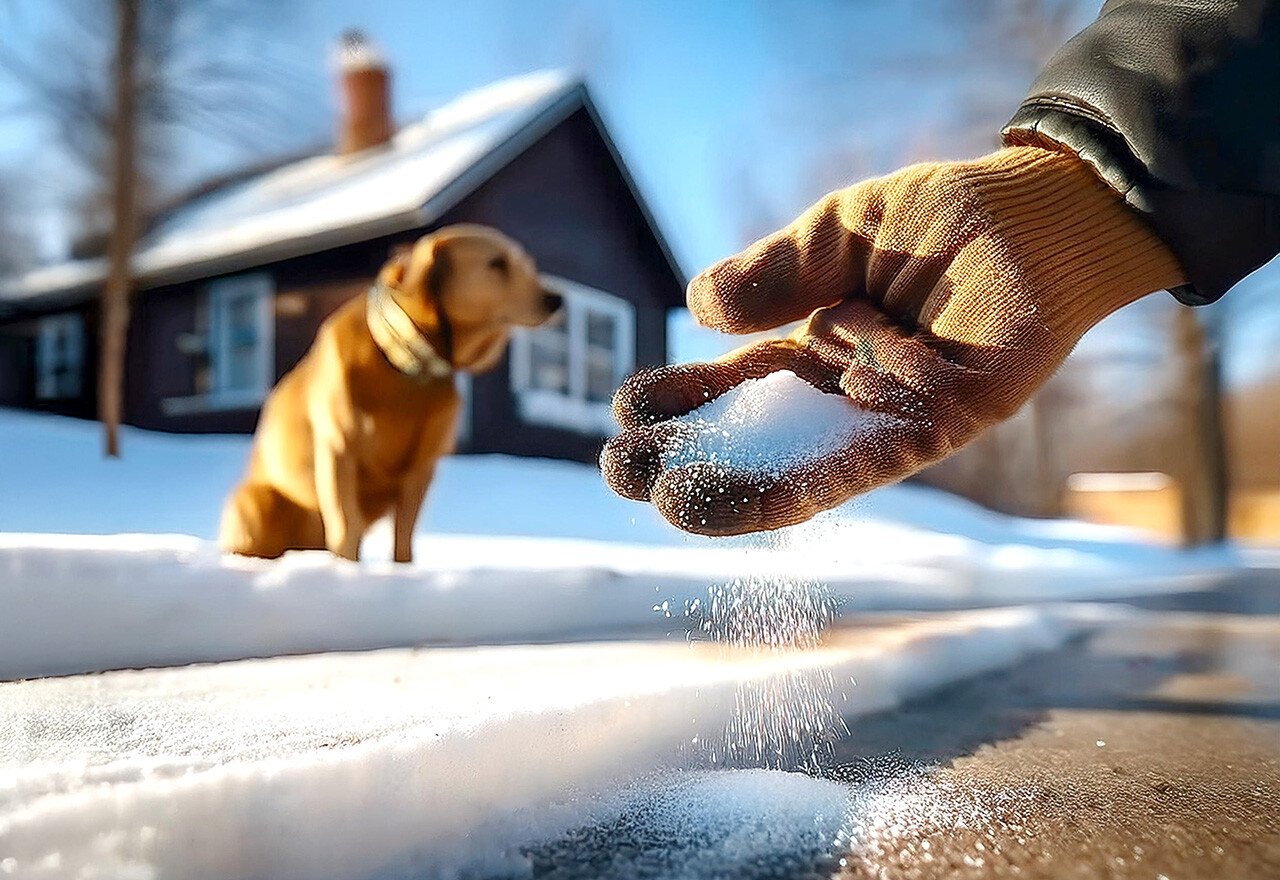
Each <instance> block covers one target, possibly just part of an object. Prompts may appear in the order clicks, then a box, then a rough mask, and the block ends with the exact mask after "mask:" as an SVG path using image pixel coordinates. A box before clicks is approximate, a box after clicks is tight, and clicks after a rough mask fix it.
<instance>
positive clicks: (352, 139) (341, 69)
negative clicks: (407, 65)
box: [337, 29, 394, 156]
mask: <svg viewBox="0 0 1280 880" xmlns="http://www.w3.org/2000/svg"><path fill="white" fill-rule="evenodd" d="M337 59H338V86H339V93H340V94H339V100H340V101H341V108H340V109H341V116H340V118H339V120H338V153H339V154H340V155H343V156H349V155H351V154H352V153H358V152H360V151H361V150H367V149H369V148H370V147H376V146H379V145H380V144H385V143H386V142H387V141H389V140H390V139H391V135H392V134H393V133H394V130H393V128H392V124H391V74H390V72H389V71H388V70H387V65H386V62H385V61H384V60H383V58H382V53H381V52H380V51H378V47H377V46H375V45H374V43H373V41H372V40H370V39H369V38H368V37H367V36H365V34H364V32H363V31H359V30H355V29H352V30H348V31H344V32H343V34H342V36H341V38H340V39H339V42H338V52H337Z"/></svg>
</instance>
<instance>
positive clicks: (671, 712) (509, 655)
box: [0, 606, 1099, 880]
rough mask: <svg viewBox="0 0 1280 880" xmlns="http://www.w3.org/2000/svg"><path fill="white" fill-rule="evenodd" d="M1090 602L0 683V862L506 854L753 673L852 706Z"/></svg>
mask: <svg viewBox="0 0 1280 880" xmlns="http://www.w3.org/2000/svg"><path fill="white" fill-rule="evenodd" d="M1097 619H1099V618H1097V617H1096V616H1093V615H1092V614H1091V613H1090V612H1087V611H1086V610H1084V609H1080V608H1075V609H1068V608H1063V607H1048V606H1045V607H1041V608H1037V609H1030V608H1027V609H1005V610H995V611H980V612H963V613H957V614H950V615H944V616H940V617H936V618H932V619H925V620H921V621H916V622H912V623H905V624H898V625H892V626H880V627H859V628H857V629H853V630H848V631H837V632H835V633H833V635H832V637H831V638H830V639H829V640H828V643H827V644H826V646H824V647H823V648H821V649H818V650H812V651H804V652H793V653H779V654H751V655H742V654H730V655H724V654H722V653H720V652H718V651H717V650H716V649H715V648H714V647H713V646H710V645H694V646H687V645H683V644H671V643H652V642H651V643H633V644H584V645H570V646H563V645H558V646H542V647H529V646H523V647H499V648H469V649H432V650H419V651H410V650H392V651H381V652H370V653H363V654H355V655H332V654H331V655H322V656H315V657H295V658H276V659H271V660H257V661H245V662H240V663H227V664H219V665H216V666H197V667H188V668H183V669H166V670H150V671H141V672H118V673H107V674H104V675H99V676H78V677H72V678H62V679H42V680H38V681H28V682H18V683H10V684H0V851H2V852H3V854H4V860H3V861H2V862H0V870H4V871H7V872H9V873H13V874H16V875H18V876H29V877H48V878H57V877H77V876H85V874H84V873H82V872H92V873H93V875H94V876H129V877H144V876H155V875H159V876H182V877H191V878H199V877H216V878H220V880H229V878H237V877H274V878H292V877H298V878H311V877H316V876H326V877H344V878H361V877H370V876H375V875H376V876H380V877H391V876H401V875H412V876H416V877H435V876H442V875H444V876H451V875H453V874H454V873H455V872H456V871H458V870H460V869H463V868H466V867H475V866H477V865H480V866H486V867H487V868H489V869H492V868H494V867H495V866H501V865H507V866H510V864H511V859H512V858H513V857H514V853H515V852H516V849H517V848H518V847H519V846H521V845H522V844H526V843H530V842H533V841H535V840H539V839H546V838H547V837H549V836H551V835H553V834H556V833H559V832H561V831H563V830H564V829H566V828H570V827H575V826H578V825H581V824H583V823H584V822H586V821H587V820H588V819H589V818H590V817H591V814H592V811H593V810H598V809H601V808H602V802H601V801H597V800H593V799H591V798H590V797H588V795H590V794H591V793H593V792H600V791H601V790H603V789H605V788H606V787H608V786H610V785H612V784H614V783H615V782H618V781H620V780H623V779H628V778H633V777H634V776H636V775H637V774H640V773H644V772H646V771H648V770H652V769H654V768H657V767H660V766H666V765H670V764H671V763H673V762H676V763H680V762H685V761H688V760H690V758H689V757H688V752H687V750H686V746H687V744H689V743H690V742H691V740H692V739H693V738H695V737H698V736H702V737H707V736H709V735H711V736H714V735H715V734H716V732H717V731H722V730H726V729H730V728H731V727H732V719H733V715H734V712H735V711H736V707H737V706H739V705H740V698H741V694H742V689H743V688H744V687H749V688H750V687H754V688H767V687H768V686H769V685H770V683H771V682H772V681H774V680H776V679H778V678H779V677H784V676H787V675H792V674H794V673H796V672H798V671H804V670H820V671H822V672H824V673H826V674H827V680H829V681H831V682H832V690H831V693H830V698H831V699H832V701H833V703H834V705H835V706H836V707H837V709H838V710H839V711H840V712H841V714H843V715H844V716H845V717H853V716H856V715H858V714H862V713H867V712H874V711H879V710H883V709H887V708H890V707H892V706H894V705H897V704H898V703H899V702H901V701H902V700H905V699H909V698H911V697H913V696H915V695H919V694H921V693H923V692H925V691H927V690H930V689H933V688H936V687H939V686H941V685H943V684H945V683H948V682H951V681H954V680H956V679H958V678H962V677H967V676H972V675H976V674H980V673H982V672H984V671H987V670H991V669H994V668H998V667H1001V666H1004V665H1007V664H1009V663H1012V662H1014V661H1016V660H1017V658H1019V657H1020V656H1022V655H1023V654H1025V653H1027V652H1030V651H1038V650H1044V649H1047V648H1051V647H1053V646H1054V645H1056V644H1059V643H1060V642H1061V641H1062V640H1063V639H1064V638H1066V637H1068V636H1069V635H1071V634H1072V633H1074V632H1078V631H1080V630H1081V629H1082V628H1085V627H1088V626H1090V625H1091V623H1092V622H1094V621H1096V620H1097ZM854 682H856V685H855V684H854ZM548 683H554V686H548Z"/></svg>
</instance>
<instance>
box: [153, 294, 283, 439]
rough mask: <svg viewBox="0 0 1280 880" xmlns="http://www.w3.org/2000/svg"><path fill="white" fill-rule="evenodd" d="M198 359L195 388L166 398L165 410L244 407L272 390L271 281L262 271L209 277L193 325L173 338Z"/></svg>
mask: <svg viewBox="0 0 1280 880" xmlns="http://www.w3.org/2000/svg"><path fill="white" fill-rule="evenodd" d="M177 344H178V348H179V349H180V350H181V351H182V352H183V353H184V354H187V355H189V356H191V357H193V358H196V359H197V366H196V393H195V394H193V395H190V396H187V397H171V398H169V399H168V400H166V401H165V402H164V411H165V412H166V413H168V414H169V415H180V414H182V413H188V412H201V411H207V410H218V409H247V408H251V407H255V406H257V405H259V404H260V403H262V401H263V399H265V398H266V396H267V392H268V391H270V390H271V385H272V382H273V380H274V378H275V377H274V375H273V374H274V365H275V285H274V283H273V282H272V280H271V276H270V275H268V274H266V273H263V272H255V273H252V274H247V275H233V276H230V277H227V278H217V279H215V280H213V281H210V282H209V283H208V285H207V286H206V287H205V289H204V291H203V292H202V294H201V301H200V304H199V306H198V307H197V318H196V330H195V332H194V333H189V334H185V335H183V336H182V337H179V339H178V340H177Z"/></svg>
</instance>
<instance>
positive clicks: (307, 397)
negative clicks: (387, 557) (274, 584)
mask: <svg viewBox="0 0 1280 880" xmlns="http://www.w3.org/2000/svg"><path fill="white" fill-rule="evenodd" d="M560 305H561V298H560V296H559V295H557V294H554V293H549V292H547V291H545V290H543V288H542V286H541V285H540V283H539V281H538V274H537V271H536V269H535V268H534V264H533V260H531V259H530V258H529V256H528V254H526V253H525V252H524V250H523V249H521V247H520V246H519V245H518V244H516V243H515V242H514V241H512V240H511V239H509V238H507V237H506V236H505V235H502V234H501V233H500V232H498V231H496V230H494V229H489V228H487V227H483V226H469V225H465V226H449V227H446V228H444V229H441V230H439V231H438V232H434V233H432V234H430V235H427V236H425V237H423V238H421V239H419V240H418V241H417V243H415V244H414V245H413V246H412V247H405V248H404V249H402V250H401V251H399V252H397V253H396V254H394V255H393V256H392V258H391V260H389V261H388V262H387V264H386V265H385V266H384V267H383V268H382V271H381V272H380V273H379V274H378V280H377V282H376V283H375V284H374V286H373V287H372V288H371V289H370V291H369V292H368V293H367V294H365V295H363V296H358V297H356V298H355V299H353V300H352V301H351V302H348V303H346V304H345V305H343V306H342V307H341V308H340V309H338V311H337V312H335V313H334V314H333V315H332V316H331V317H330V318H329V319H328V320H326V321H325V322H324V324H322V325H321V327H320V330H319V332H318V333H317V334H316V339H315V341H314V342H313V343H312V345H311V348H310V350H309V351H308V352H307V354H306V356H305V357H303V359H302V360H301V361H300V362H299V363H298V365H297V366H296V367H294V368H293V369H292V370H290V371H289V372H288V373H287V374H285V376H284V378H282V379H281V380H280V382H279V384H278V385H276V387H275V389H274V390H273V391H272V392H271V394H270V396H269V397H268V398H267V400H266V403H265V404H264V405H263V408H262V417H261V419H260V421H259V423H258V430H257V434H256V435H255V436H254V442H253V452H252V454H251V456H250V459H249V469H248V473H247V475H246V477H245V480H244V482H243V483H241V484H240V486H239V487H237V488H236V490H235V491H234V492H233V493H232V494H231V497H230V498H228V499H227V504H226V507H225V509H224V510H223V514H222V527H221V530H220V536H219V543H220V544H221V545H222V548H223V549H224V550H226V551H229V552H231V553H240V554H243V555H246V556H264V557H276V556H279V555H280V554H281V553H284V552H285V551H286V550H305V549H315V550H322V549H325V548H328V549H329V550H331V551H333V552H334V553H336V554H337V555H339V556H342V557H345V558H347V559H355V558H357V556H358V554H359V550H360V539H361V538H362V537H364V533H365V531H366V530H367V529H368V527H369V525H370V524H372V523H373V522H375V521H376V520H378V519H380V518H381V517H383V516H385V515H386V514H388V513H390V514H392V516H393V518H394V523H395V560H396V561H397V562H410V561H411V560H412V558H413V546H412V543H413V529H414V525H415V523H416V522H417V519H418V511H419V509H420V508H421V507H422V500H423V498H424V496H425V495H426V491H427V487H428V486H429V485H430V484H431V477H432V474H433V473H434V471H435V466H436V462H437V461H438V460H439V459H440V457H441V456H443V455H446V454H448V453H449V452H450V451H452V449H453V441H454V432H455V430H456V424H457V418H458V412H459V409H460V403H461V400H460V398H459V396H458V392H457V390H456V389H455V388H454V382H453V373H454V371H455V370H463V371H466V372H481V371H483V370H486V369H489V368H491V367H492V366H493V365H494V364H495V363H496V362H497V361H498V359H499V358H501V357H502V353H503V351H504V350H505V348H506V345H507V341H508V339H509V337H510V333H511V328H512V327H513V326H516V325H519V326H526V327H532V326H536V325H538V324H541V323H543V322H544V321H546V320H547V319H548V318H549V317H550V316H551V315H552V314H553V313H554V312H555V311H556V310H557V309H558V308H559V307H560Z"/></svg>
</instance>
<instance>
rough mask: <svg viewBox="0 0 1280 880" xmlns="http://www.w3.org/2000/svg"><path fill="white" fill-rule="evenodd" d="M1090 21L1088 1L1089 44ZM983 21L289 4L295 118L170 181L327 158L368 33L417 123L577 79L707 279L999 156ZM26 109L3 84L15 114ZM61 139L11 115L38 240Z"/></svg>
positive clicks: (569, 3)
mask: <svg viewBox="0 0 1280 880" xmlns="http://www.w3.org/2000/svg"><path fill="white" fill-rule="evenodd" d="M58 5H59V4H58V2H54V0H10V3H9V4H5V3H3V2H0V40H3V39H6V37H7V38H13V37H17V38H20V39H36V38H38V35H39V34H40V33H41V32H42V30H44V29H46V28H48V27H49V26H51V24H52V23H53V22H54V21H56V15H55V12H54V10H56V8H57V6H58ZM1092 6H1093V4H1092V3H1090V2H1088V0H1082V2H1081V6H1080V15H1079V16H1078V20H1077V21H1076V22H1074V23H1073V28H1074V27H1076V26H1083V24H1085V23H1086V22H1087V21H1088V19H1089V18H1090V17H1091V16H1092V14H1093V11H1092ZM278 7H283V11H281V9H280V8H278ZM248 8H250V9H253V6H252V5H250V6H249V7H248ZM264 8H266V7H264ZM969 9H970V4H968V3H967V0H769V2H766V0H684V2H679V0H643V2H642V0H577V2H575V0H463V2H441V0H377V2H369V0H366V2H363V3H357V2H351V0H309V2H307V0H292V2H287V3H283V4H274V5H273V7H272V10H273V11H272V12H271V13H270V14H271V15H272V16H274V18H272V20H271V22H270V23H269V24H268V25H266V26H264V27H263V28H261V31H262V33H261V35H260V39H262V40H263V41H264V45H265V46H266V47H267V49H268V50H269V51H270V52H271V53H273V54H274V55H275V56H278V57H279V58H281V59H283V61H284V62H285V63H286V64H287V65H288V66H289V67H290V68H291V69H292V70H293V72H294V74H295V77H294V78H295V80H296V82H295V84H294V86H293V89H294V91H295V92H296V95H294V96H293V97H292V102H293V104H294V105H295V108H296V109H298V112H297V114H296V118H290V119H289V120H288V121H287V124H286V125H283V126H281V129H282V130H280V131H276V132H273V133H272V137H271V138H269V139H264V142H263V143H262V144H260V145H256V144H255V145H252V146H250V147H248V148H247V149H246V148H239V149H229V148H227V147H226V146H225V145H222V144H220V143H217V142H214V141H210V140H208V139H206V138H204V137H203V136H201V135H198V134H197V135H193V136H189V137H187V138H185V139H184V140H183V142H182V143H181V147H182V148H183V149H182V150H181V152H180V153H179V156H180V159H181V161H180V163H179V166H178V167H177V168H176V169H175V171H176V173H175V175H174V177H175V179H177V180H181V181H186V182H192V181H195V180H198V179H199V178H201V177H204V176H207V175H208V174H210V173H212V172H215V171H217V170H220V169H225V168H227V167H232V166H236V165H239V164H242V163H244V162H247V161H251V160H253V159H262V158H265V157H268V156H271V155H276V154H279V153H281V152H284V151H288V150H291V149H297V148H299V147H303V146H309V145H313V144H316V143H323V142H324V141H325V140H326V139H327V138H329V137H330V136H331V131H332V120H333V113H334V107H333V101H334V99H333V90H332V84H331V82H330V76H331V71H330V69H329V66H328V60H329V52H330V50H331V47H332V45H333V42H334V39H335V38H336V36H337V35H338V34H339V33H340V32H341V31H342V30H344V29H345V28H348V27H359V28H361V29H363V30H365V31H366V32H367V33H368V34H369V35H370V36H372V37H373V38H374V40H376V41H377V42H378V43H379V44H380V45H381V46H382V48H383V50H384V52H385V54H386V56H387V58H388V60H389V61H390V63H391V65H392V67H393V70H394V74H395V84H394V103H395V109H396V113H397V115H398V116H399V117H400V118H401V119H402V120H408V119H412V118H415V117H417V116H420V115H421V114H423V113H425V112H426V111H427V110H428V109H430V108H431V107H434V106H437V105H439V104H441V103H443V102H444V101H446V100H448V99H449V98H451V97H452V96H454V95H457V94H458V93H460V92H462V91H465V90H467V89H469V88H473V87H476V86H479V85H483V84H485V83H488V82H491V81H493V80H494V79H497V78H500V77H503V76H508V75H512V74H517V73H522V72H526V71H529V70H535V69H539V68H547V67H555V68H564V69H569V70H574V71H578V72H581V73H582V74H583V75H584V76H585V77H586V78H587V81H588V84H589V86H590V88H591V89H592V91H593V94H594V95H595V97H596V100H597V103H598V104H599V105H600V107H601V110H602V113H603V114H604V116H605V118H606V121H607V123H608V124H609V127H610V129H611V132H612V134H613V135H614V138H615V140H616V141H617V143H618V144H619V147H620V149H621V150H622V152H623V154H624V156H625V157H626V159H627V162H628V164H629V166H630V167H631V170H632V171H633V173H634V174H635V176H636V177H637V179H638V180H639V182H640V185H641V187H642V189H643V190H644V192H645V193H646V195H647V198H648V201H649V202H650V204H651V207H652V208H653V210H654V212H655V214H656V215H657V217H658V219H659V222H660V223H661V225H662V226H663V228H664V230H665V232H666V234H667V237H668V239H669V240H670V241H671V243H672V246H673V248H674V250H675V252H676V256H677V258H678V259H679V260H680V262H681V264H682V265H683V267H684V268H685V270H686V271H687V272H689V273H693V272H696V271H697V270H698V269H700V268H702V267H703V266H705V265H707V264H708V263H710V262H713V261H714V260H716V259H718V258H719V257H721V256H724V255H726V254H729V253H732V252H733V251H734V250H736V249H737V248H739V247H740V246H741V245H742V244H744V243H745V242H747V241H748V240H750V239H751V238H753V237H755V236H756V235H758V234H761V233H763V232H765V231H767V230H769V229H771V228H773V227H774V226H776V225H778V224H780V223H783V222H785V221H786V220H787V219H789V218H790V217H791V216H793V215H794V214H795V213H797V212H798V211H800V210H802V209H803V208H804V207H805V206H806V205H807V204H809V203H810V202H811V201H812V200H813V199H815V198H817V197H818V196H819V195H821V194H822V193H823V192H825V191H827V190H829V189H832V188H834V187H836V186H839V185H843V184H845V183H849V182H852V181H854V180H857V179H859V178H861V177H864V176H867V175H870V174H875V173H881V172H884V171H888V170H891V169H892V168H894V167H896V166H898V165H900V164H902V163H904V162H907V161H912V160H918V159H927V158H962V157H964V156H969V155H975V154H978V153H980V152H983V151H985V150H986V149H988V148H990V147H992V146H994V145H995V143H996V129H997V128H998V127H999V124H1000V123H1001V122H1003V120H1004V118H1006V117H1007V115H1008V114H1009V113H1011V112H1012V110H1013V109H1014V108H1015V107H1016V104H1017V102H1018V100H1019V98H1020V97H1021V95H1022V94H1023V93H1024V91H1025V89H1026V86H1027V85H1028V84H1029V81H1030V79H1031V77H1032V76H1033V75H1034V72H1035V63H1034V62H1032V61H1030V60H1029V59H1027V58H1025V57H1022V56H1021V55H1020V54H1019V52H1018V51H1017V47H1016V46H1014V47H1010V46H1008V45H1004V46H1002V47H1001V50H1000V51H990V49H989V47H990V46H991V45H992V44H993V41H995V42H996V44H997V45H998V40H999V31H998V25H997V24H996V23H993V22H987V21H982V20H978V19H975V18H974V17H973V16H972V15H969V14H968V10H969ZM6 19H7V20H6ZM984 47H986V48H984ZM227 51H228V53H245V52H250V51H253V50H252V49H251V48H246V47H245V46H243V45H236V46H228V48H227ZM6 89H9V92H8V93H6ZM11 98H12V90H11V89H10V88H9V86H8V84H7V83H5V82H4V81H3V80H0V108H4V107H5V106H6V105H7V103H8V101H9V100H10V99H11ZM46 136H47V131H46V130H44V129H42V128H41V127H39V126H37V125H35V124H34V123H33V122H32V121H31V120H30V119H29V118H24V117H20V116H14V115H12V114H6V115H4V116H0V170H2V169H6V168H8V169H20V170H25V171H28V172H29V174H28V179H29V180H30V182H31V195H32V198H33V201H34V202H35V203H36V208H35V210H33V211H32V212H31V216H32V218H33V220H32V223H33V226H35V227H36V228H39V229H50V230H53V231H54V232H55V233H56V232H57V230H58V227H57V225H56V224H55V223H52V222H47V221H46V220H45V219H44V218H46V217H48V216H50V215H49V214H48V212H42V211H41V210H40V209H39V206H40V205H41V204H45V203H48V201H49V200H50V198H51V195H52V194H54V193H56V192H57V189H58V186H57V182H58V181H60V180H62V179H63V178H64V177H65V167H64V165H63V164H61V163H60V161H59V159H58V158H57V156H56V154H52V153H51V152H50V151H49V150H48V149H47V147H46V145H45V138H46ZM675 325H676V329H677V335H678V338H679V340H680V342H679V347H678V348H677V352H678V354H679V355H680V356H682V357H698V356H703V355H708V354H711V353H713V352H714V351H716V350H718V349H720V348H722V347H723V345H724V343H723V341H721V340H717V339H715V338H713V337H710V336H707V335H704V334H697V333H687V332H685V330H686V329H687V326H686V325H687V322H685V321H683V320H682V319H680V318H679V317H677V318H676V320H675ZM1251 347H1253V346H1251Z"/></svg>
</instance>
